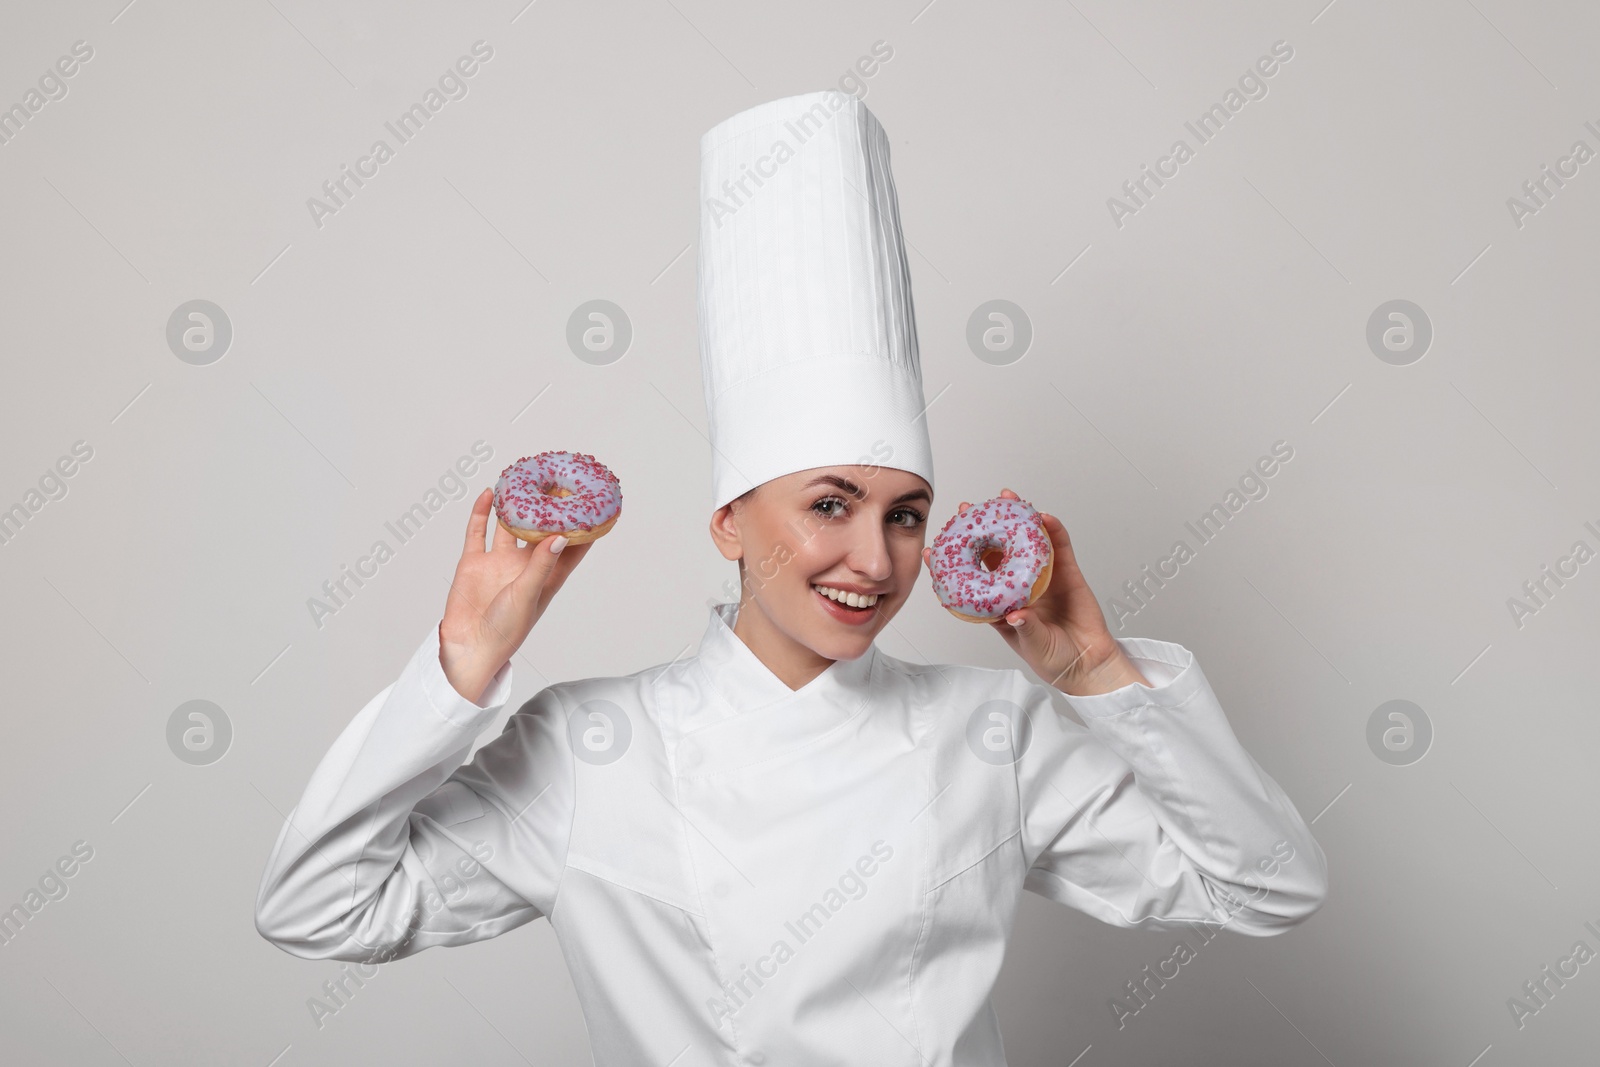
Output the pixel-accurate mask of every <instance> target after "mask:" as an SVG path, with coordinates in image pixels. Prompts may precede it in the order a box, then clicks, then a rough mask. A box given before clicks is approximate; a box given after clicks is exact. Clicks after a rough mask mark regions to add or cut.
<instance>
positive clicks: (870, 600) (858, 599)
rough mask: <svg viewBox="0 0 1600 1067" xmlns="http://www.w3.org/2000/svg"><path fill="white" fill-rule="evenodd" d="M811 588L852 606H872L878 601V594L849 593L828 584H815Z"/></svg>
mask: <svg viewBox="0 0 1600 1067" xmlns="http://www.w3.org/2000/svg"><path fill="white" fill-rule="evenodd" d="M811 588H813V589H815V590H816V591H817V592H819V593H821V594H822V595H823V596H825V597H828V598H829V599H830V600H837V601H839V603H841V604H845V605H847V606H849V607H852V608H870V607H872V606H873V605H874V604H876V603H877V602H878V597H877V595H876V594H868V595H862V594H861V593H847V592H845V591H844V590H842V589H834V588H833V587H832V586H827V585H813V586H812V587H811Z"/></svg>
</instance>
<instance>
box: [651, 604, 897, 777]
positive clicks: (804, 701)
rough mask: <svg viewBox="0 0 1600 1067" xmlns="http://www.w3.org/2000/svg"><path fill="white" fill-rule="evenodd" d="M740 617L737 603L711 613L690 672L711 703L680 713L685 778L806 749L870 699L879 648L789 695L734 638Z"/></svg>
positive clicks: (873, 647)
mask: <svg viewBox="0 0 1600 1067" xmlns="http://www.w3.org/2000/svg"><path fill="white" fill-rule="evenodd" d="M738 617H739V605H738V604H737V603H726V604H715V605H713V606H712V607H711V613H710V619H709V621H708V623H707V625H706V632H705V636H704V637H702V638H701V640H700V650H699V653H698V654H697V655H696V656H695V662H694V666H693V668H692V670H693V671H695V672H697V673H698V678H697V679H696V680H697V681H699V682H700V683H702V685H703V687H704V689H705V690H706V691H707V696H708V697H709V698H710V699H703V700H697V701H694V702H693V703H692V705H691V706H689V707H684V708H681V709H679V712H680V714H679V716H678V724H677V725H678V730H677V733H678V736H679V737H680V738H682V739H683V740H682V743H681V744H680V745H679V746H678V747H679V750H680V751H679V755H680V757H681V758H680V760H679V761H678V762H679V765H680V770H682V771H683V772H684V773H689V774H695V773H712V772H714V771H717V770H730V769H733V768H734V767H737V766H745V765H748V764H751V763H755V762H759V761H760V760H762V759H765V758H768V757H771V756H774V755H778V754H780V753H781V752H783V751H785V750H787V749H790V748H793V747H796V746H798V745H802V744H805V743H806V742H808V741H810V740H812V739H813V738H815V737H818V736H820V735H821V734H823V733H826V732H827V731H828V730H830V729H832V728H833V727H835V726H838V725H839V724H841V723H843V722H845V721H847V720H849V719H850V718H853V717H854V716H855V715H856V714H857V713H859V712H860V711H862V710H863V709H864V708H865V707H866V705H867V700H868V697H869V696H870V695H871V692H872V683H873V676H874V674H875V673H877V660H878V647H877V644H876V643H873V644H871V645H869V646H867V650H866V652H864V653H862V654H861V655H860V656H858V657H857V658H855V659H853V660H847V659H840V660H834V661H833V663H831V664H830V665H829V666H828V668H827V669H826V670H824V671H823V672H822V673H821V674H819V675H817V676H816V677H815V678H813V679H811V681H809V682H807V683H806V684H805V685H804V686H802V687H801V688H799V689H790V688H789V687H788V686H787V685H786V684H784V682H783V680H782V679H780V678H779V677H778V676H777V675H775V674H773V673H772V671H770V670H768V669H767V666H766V664H764V663H762V662H761V660H759V659H757V658H756V654H755V653H754V652H752V651H750V648H749V646H747V645H746V644H745V643H744V642H743V641H742V640H740V638H739V636H738V635H737V634H735V633H734V632H733V626H734V624H735V622H737V621H738Z"/></svg>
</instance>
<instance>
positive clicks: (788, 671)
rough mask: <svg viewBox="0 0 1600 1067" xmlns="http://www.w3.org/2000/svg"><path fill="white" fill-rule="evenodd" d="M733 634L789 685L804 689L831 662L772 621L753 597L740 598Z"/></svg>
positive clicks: (830, 664)
mask: <svg viewBox="0 0 1600 1067" xmlns="http://www.w3.org/2000/svg"><path fill="white" fill-rule="evenodd" d="M733 634H734V636H735V637H737V638H738V639H739V640H741V641H743V642H744V644H745V647H746V648H748V649H749V650H750V651H751V652H752V653H754V654H755V657H756V659H758V660H760V661H761V663H762V665H763V666H764V667H766V668H767V670H769V671H771V672H772V673H773V674H774V675H776V676H777V677H778V679H779V680H780V681H781V682H783V684H784V685H786V686H788V687H789V688H790V689H795V690H798V689H803V688H804V687H805V686H806V684H807V683H809V682H810V681H811V680H812V679H813V678H815V677H816V676H817V675H819V674H821V673H822V672H823V671H825V670H827V669H828V668H829V667H831V666H832V665H833V660H831V659H828V658H827V657H825V656H819V655H817V653H816V652H815V651H813V650H812V649H811V648H809V647H808V646H806V645H803V644H801V643H800V642H799V641H796V640H795V639H794V638H792V637H790V636H789V635H788V634H786V633H784V632H783V631H782V630H780V629H778V627H777V626H776V625H774V624H773V622H772V619H770V618H769V617H768V616H767V613H766V612H765V611H763V610H761V605H760V604H758V603H757V602H756V601H755V600H754V599H753V598H752V597H750V596H748V595H742V596H741V597H740V599H739V615H738V617H737V618H736V619H734V622H733Z"/></svg>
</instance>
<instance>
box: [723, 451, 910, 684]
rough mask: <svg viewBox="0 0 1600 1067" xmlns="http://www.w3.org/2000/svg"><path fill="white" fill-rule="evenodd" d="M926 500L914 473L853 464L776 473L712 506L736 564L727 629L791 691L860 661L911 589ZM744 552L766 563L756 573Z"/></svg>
mask: <svg viewBox="0 0 1600 1067" xmlns="http://www.w3.org/2000/svg"><path fill="white" fill-rule="evenodd" d="M932 503H933V490H932V488H931V487H930V486H929V485H928V483H927V481H926V480H925V479H923V478H922V477H921V476H920V475H916V474H912V473H911V472H909V471H903V470H897V469H895V468H892V467H882V466H875V465H873V466H867V465H860V464H857V465H848V466H838V467H819V468H812V469H809V470H803V471H798V472H796V473H794V474H788V475H784V476H783V477H781V478H774V479H772V480H771V481H768V482H765V483H763V484H762V485H759V486H756V487H754V488H752V489H749V490H746V491H745V492H744V493H742V494H740V495H739V496H738V497H735V498H734V499H733V500H731V501H729V502H728V503H727V504H725V505H723V506H722V507H720V508H718V509H717V510H716V512H715V513H714V514H713V515H712V516H711V537H712V540H713V541H715V542H716V545H717V549H718V550H719V551H720V552H721V553H722V555H723V557H724V558H725V559H730V560H737V561H739V573H740V579H741V586H742V594H741V597H740V607H741V610H740V611H739V617H738V621H737V623H736V624H735V626H734V633H735V634H736V635H737V636H738V637H740V638H741V639H742V640H743V641H744V642H745V643H746V644H747V645H749V646H750V647H751V648H752V650H755V651H756V654H757V656H759V657H760V659H761V660H762V662H764V663H766V664H767V666H768V667H769V668H770V669H771V670H772V672H773V673H774V674H776V675H777V676H778V677H779V678H781V679H783V681H784V684H786V685H788V686H789V687H790V688H791V689H799V688H800V687H801V686H803V685H805V684H806V683H807V682H809V681H810V680H811V679H812V678H815V677H816V676H817V675H818V674H820V673H822V671H824V670H826V669H827V668H828V665H829V664H830V663H832V662H833V661H834V660H838V659H855V658H856V657H858V656H860V655H861V654H862V653H863V652H865V651H866V650H867V647H868V646H869V645H870V644H872V641H873V638H875V637H876V636H877V634H878V632H879V631H880V630H882V629H883V628H884V627H885V626H886V625H888V623H889V620H890V619H892V618H893V617H894V616H895V614H896V613H897V612H899V610H900V608H901V606H902V605H903V604H904V603H905V601H906V597H907V596H909V595H910V592H911V590H912V588H913V587H914V586H915V584H916V580H917V576H918V574H919V573H920V572H921V566H922V546H923V542H924V540H925V538H926V536H927V525H928V509H929V507H930V506H931V505H932ZM797 530H799V531H802V535H801V536H799V537H795V536H793V535H794V533H795V531H797ZM750 559H759V560H762V561H764V563H763V567H762V569H763V573H762V575H761V577H760V579H759V580H756V581H752V580H751V579H750V578H749V575H748V573H747V566H746V561H747V560H750ZM774 562H776V564H777V565H776V566H772V565H771V564H772V563H774ZM745 607H750V608H751V609H752V610H744V608H745Z"/></svg>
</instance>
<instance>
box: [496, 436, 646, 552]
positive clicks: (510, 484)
mask: <svg viewBox="0 0 1600 1067" xmlns="http://www.w3.org/2000/svg"><path fill="white" fill-rule="evenodd" d="M494 511H495V516H496V518H497V519H498V521H499V523H500V525H501V526H503V527H504V528H505V529H506V530H507V531H508V532H510V533H511V534H513V535H515V536H516V537H517V539H518V540H521V541H527V542H530V543H535V544H536V543H538V542H539V541H542V540H544V539H545V538H546V537H549V536H550V535H552V534H566V535H567V543H568V544H572V545H581V544H583V543H584V542H586V541H593V540H595V539H596V538H599V537H604V536H605V535H606V534H607V533H609V532H610V530H611V527H612V526H613V525H615V523H616V521H617V516H618V515H620V514H621V513H622V485H621V483H620V482H618V481H617V476H616V475H614V474H612V473H611V471H609V470H608V469H606V465H605V464H604V463H601V462H600V461H599V460H597V459H595V458H594V457H593V456H589V455H585V454H584V453H582V452H540V453H539V454H538V455H537V456H523V457H522V458H521V459H519V460H517V461H516V462H515V463H513V464H511V466H509V467H507V468H506V469H505V470H503V471H501V472H500V481H499V482H497V483H496V484H495V487H494Z"/></svg>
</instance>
